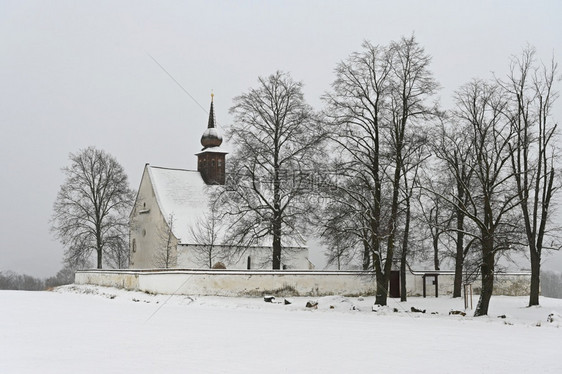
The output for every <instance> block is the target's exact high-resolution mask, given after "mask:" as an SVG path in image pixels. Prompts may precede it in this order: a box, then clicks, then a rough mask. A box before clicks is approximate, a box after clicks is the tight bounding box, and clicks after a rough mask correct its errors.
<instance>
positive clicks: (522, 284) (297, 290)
mask: <svg viewBox="0 0 562 374" xmlns="http://www.w3.org/2000/svg"><path fill="white" fill-rule="evenodd" d="M425 273H435V272H425ZM438 273H439V285H438V286H439V296H446V295H451V294H452V292H453V279H454V273H453V272H450V271H440V272H438ZM422 274H424V272H417V271H414V273H413V274H412V273H408V275H407V278H406V284H407V289H408V296H421V295H422V290H423V281H422V277H421V275H422ZM426 282H427V283H426V291H427V296H428V297H432V296H433V297H434V296H435V286H434V285H432V284H431V283H432V282H431V278H429V279H426ZM75 283H76V284H93V285H99V286H108V287H117V288H124V289H127V290H135V291H143V292H149V293H158V294H179V295H199V296H203V295H207V296H261V295H264V294H274V295H277V296H284V295H286V296H289V295H291V296H324V295H344V296H359V295H374V294H375V289H376V287H375V284H376V283H375V276H374V273H373V272H364V271H310V270H291V271H288V270H283V271H282V270H279V271H272V270H179V269H153V270H82V271H77V272H76V276H75ZM529 285H530V273H498V274H496V276H495V282H494V294H495V295H511V296H522V295H528V294H529ZM473 292H474V294H478V293H479V292H480V281H476V282H475V283H474V284H473Z"/></svg>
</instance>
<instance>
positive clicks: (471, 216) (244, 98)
mask: <svg viewBox="0 0 562 374" xmlns="http://www.w3.org/2000/svg"><path fill="white" fill-rule="evenodd" d="M430 63H431V57H430V56H429V55H428V54H427V52H426V51H425V50H424V48H423V47H422V46H421V45H420V44H419V43H418V42H417V41H416V39H415V37H414V36H411V37H407V38H406V37H403V38H401V39H400V40H398V41H393V42H391V43H389V44H388V45H374V44H371V43H369V42H365V43H363V45H362V49H361V50H360V51H359V52H355V53H352V54H351V55H350V56H349V57H348V58H347V59H345V60H343V61H342V62H340V63H339V64H338V65H337V66H336V69H335V79H334V81H333V83H332V85H331V89H330V90H329V91H328V92H326V93H325V94H324V95H323V97H322V99H323V102H324V109H323V110H322V111H320V112H315V111H313V110H312V109H311V108H310V107H309V106H308V105H307V104H306V102H305V101H304V97H303V94H302V83H301V82H295V81H294V80H293V79H292V78H291V76H290V74H288V73H283V72H276V73H274V74H272V75H271V76H269V77H262V78H260V79H259V80H258V86H257V88H253V89H251V90H250V91H248V92H247V93H245V94H242V95H240V96H238V97H237V98H236V99H235V100H234V103H235V104H234V106H233V107H232V109H231V112H232V113H233V114H234V123H233V125H232V126H231V128H230V130H229V133H228V137H229V139H230V140H231V141H232V143H233V145H234V146H235V147H236V148H235V149H236V150H235V153H234V155H233V156H232V157H230V160H229V168H228V170H229V172H230V178H231V182H232V183H233V185H234V186H235V187H234V188H232V186H231V187H230V188H226V189H225V190H224V191H223V193H221V196H219V198H221V197H222V198H223V199H224V202H230V203H231V205H229V204H228V203H224V202H223V204H219V206H221V207H223V208H224V209H223V214H224V215H225V216H232V217H235V219H233V220H231V222H233V223H232V224H231V225H230V226H229V232H231V236H232V239H233V240H234V241H236V240H238V241H239V242H240V241H241V242H245V243H250V242H252V241H255V240H257V239H258V238H262V237H266V236H267V237H271V241H272V246H273V253H272V255H273V258H272V264H273V268H274V269H279V268H280V267H279V266H280V264H281V262H282V260H281V258H280V256H281V254H282V249H283V248H284V247H288V246H289V245H287V244H284V243H289V242H290V240H291V238H292V237H294V236H295V235H299V233H302V232H304V231H305V230H306V228H307V227H308V228H309V229H310V230H312V232H313V233H315V234H316V235H318V236H319V237H320V238H321V239H322V240H323V242H324V243H325V244H326V245H327V247H328V251H329V253H328V254H327V255H328V259H329V261H330V262H331V263H337V264H338V266H342V264H345V263H349V262H350V261H352V260H359V261H360V262H361V266H362V268H363V269H364V270H373V271H374V272H375V276H376V284H377V294H376V300H375V302H376V303H377V304H381V305H386V303H387V298H388V284H389V278H390V272H391V270H393V269H394V268H399V269H400V271H401V273H402V277H401V279H402V292H401V294H402V297H403V300H405V297H406V290H405V279H406V277H405V273H406V271H407V268H408V267H409V266H410V264H412V263H416V261H420V260H427V259H430V260H431V261H432V263H433V266H434V268H435V269H436V270H439V269H440V263H441V261H442V260H443V259H445V258H450V259H451V260H452V262H453V263H454V266H455V282H454V293H453V296H454V297H459V296H460V294H461V286H462V283H463V282H467V281H469V279H475V278H476V277H477V276H479V277H480V278H481V282H482V288H481V295H480V300H479V303H478V305H477V308H476V312H475V314H476V315H484V314H487V311H488V306H489V302H490V298H491V295H492V292H493V284H494V273H495V271H497V270H498V260H499V258H501V257H509V256H510V255H511V254H512V253H515V252H517V251H518V252H522V251H526V252H527V256H528V257H529V258H530V267H531V272H532V275H531V289H530V299H529V305H537V304H538V295H539V284H540V264H541V258H542V253H543V250H545V249H559V248H560V240H559V230H558V228H557V227H555V226H554V224H553V222H552V211H553V203H554V196H555V194H556V193H557V191H558V189H559V188H560V178H559V160H558V158H557V154H556V147H557V145H558V144H557V142H558V133H557V131H556V130H557V128H556V124H555V123H554V121H553V119H552V118H551V112H552V107H553V105H554V103H555V100H556V99H557V96H558V93H557V91H556V90H555V88H554V85H555V83H556V81H557V74H558V72H557V64H556V63H555V61H552V62H551V63H550V64H548V65H547V64H543V63H542V62H540V61H537V58H536V52H535V50H534V49H533V48H531V47H527V48H525V49H524V50H523V51H522V53H521V54H520V55H519V56H514V57H512V58H511V60H510V64H509V72H508V74H507V75H506V76H504V77H491V78H489V79H482V78H475V79H473V80H471V81H469V82H467V83H466V84H464V85H462V86H461V87H459V88H458V89H457V90H456V91H455V94H454V97H453V99H454V107H453V108H450V109H444V108H441V107H440V105H439V103H438V102H437V100H436V98H435V96H436V94H437V93H438V90H439V84H438V82H437V80H436V79H435V78H434V76H433V74H432V72H431V69H430ZM287 171H289V174H290V175H293V177H292V178H287V177H286V175H287ZM311 174H313V175H316V176H320V175H326V174H331V175H332V177H330V178H324V179H323V181H322V183H316V182H314V181H313V180H312V179H310V178H308V176H309V175H311ZM294 175H300V176H303V175H304V176H305V177H304V178H301V177H299V178H295V177H294ZM307 178H308V179H307ZM302 183H304V184H305V186H303V185H302ZM310 186H313V188H303V187H310ZM224 196H227V198H224Z"/></svg>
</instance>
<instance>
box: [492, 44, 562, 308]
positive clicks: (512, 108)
mask: <svg viewBox="0 0 562 374" xmlns="http://www.w3.org/2000/svg"><path fill="white" fill-rule="evenodd" d="M556 74H557V64H556V62H555V61H554V60H553V61H552V62H551V65H550V67H548V68H547V67H546V66H544V65H543V66H542V67H537V66H536V62H535V50H534V49H532V48H530V47H529V48H526V49H525V50H524V51H523V53H522V55H521V57H518V58H517V57H514V58H513V59H512V61H511V69H510V73H509V75H508V76H507V78H506V79H505V81H500V84H501V85H502V87H503V88H504V89H505V91H506V92H507V94H508V95H507V97H508V101H509V103H508V106H507V108H506V114H507V116H508V118H509V120H510V122H511V126H512V128H513V132H514V134H515V136H514V137H513V140H512V142H511V144H510V147H511V150H512V152H511V167H512V169H513V177H514V179H515V182H516V188H517V193H518V196H519V200H520V205H519V206H520V207H521V213H522V215H523V223H524V226H525V235H526V237H527V244H528V248H529V255H530V259H531V290H530V297H529V306H533V305H539V293H540V267H541V256H542V250H543V249H560V247H561V243H560V240H559V238H558V237H557V236H556V235H555V234H553V232H552V231H551V230H550V228H552V222H551V221H550V216H551V213H552V204H551V202H552V199H553V197H554V195H555V193H556V192H558V190H559V188H560V179H559V176H558V173H557V171H556V168H557V166H558V165H557V161H558V157H557V149H556V143H557V140H558V136H557V133H556V124H554V123H553V122H552V120H551V118H550V115H551V108H552V105H553V103H554V101H555V100H556V98H557V96H558V93H557V92H556V91H554V90H553V85H554V82H555V80H556Z"/></svg>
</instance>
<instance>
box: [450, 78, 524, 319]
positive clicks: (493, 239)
mask: <svg viewBox="0 0 562 374" xmlns="http://www.w3.org/2000/svg"><path fill="white" fill-rule="evenodd" d="M456 101H457V108H458V109H457V112H456V113H455V115H456V117H457V120H458V122H459V123H460V124H461V126H462V125H467V126H468V128H467V130H468V131H469V133H467V134H466V136H467V137H468V138H469V139H470V141H471V143H472V145H471V147H470V149H471V151H472V152H474V153H473V154H474V157H473V158H472V159H471V161H472V162H471V163H470V164H469V165H468V167H469V168H471V169H472V171H471V172H472V175H473V178H474V179H473V181H472V183H474V188H466V186H464V187H463V191H464V193H466V194H467V201H468V202H467V203H466V204H465V202H464V201H462V200H460V199H458V198H456V199H455V201H454V204H455V206H456V208H457V209H459V210H461V211H462V213H463V214H464V216H465V217H466V218H468V219H470V220H471V221H472V222H473V223H474V224H475V226H476V227H477V229H478V235H477V240H478V242H479V247H480V251H481V256H480V261H481V262H480V272H481V276H482V290H481V293H480V299H479V301H478V304H477V307H476V311H475V316H481V315H486V314H488V307H489V303H490V298H491V296H492V292H493V287H494V271H495V266H496V255H497V254H498V253H499V252H501V251H504V250H508V249H510V248H511V247H512V246H513V245H516V244H517V243H518V240H517V239H518V228H519V227H518V225H517V224H518V222H517V220H516V219H513V216H512V214H513V209H514V208H515V207H517V204H518V199H517V194H516V193H515V192H514V188H513V186H512V184H510V183H509V182H510V180H511V178H512V172H511V170H510V168H509V162H510V159H511V153H512V150H511V148H510V143H511V141H512V137H513V135H514V134H513V131H512V128H511V127H510V124H509V123H508V121H505V120H504V119H503V116H502V113H503V111H504V110H505V107H506V102H505V99H504V95H503V92H502V91H501V89H500V87H498V86H497V85H495V84H492V83H488V82H484V81H481V80H474V81H472V82H470V83H468V84H466V85H465V86H463V87H462V88H461V89H460V90H459V91H458V92H457V94H456ZM457 182H461V183H462V181H459V180H458V179H457Z"/></svg>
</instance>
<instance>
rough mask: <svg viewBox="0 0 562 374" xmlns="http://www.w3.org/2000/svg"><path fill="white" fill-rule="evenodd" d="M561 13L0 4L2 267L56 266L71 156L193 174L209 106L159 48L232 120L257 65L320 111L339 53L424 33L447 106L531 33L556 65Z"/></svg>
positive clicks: (503, 63) (374, 5) (556, 8)
mask: <svg viewBox="0 0 562 374" xmlns="http://www.w3.org/2000/svg"><path fill="white" fill-rule="evenodd" d="M561 15H562V2H560V1H493V2H491V1H463V2H458V1H372V0H371V1H341V0H340V1H261V2H258V1H185V2H175V1H174V2H172V1H169V2H154V1H150V2H148V1H118V2H115V1H79V2H78V1H5V0H3V1H0V87H1V88H0V124H1V126H2V127H1V133H0V161H1V165H2V173H1V174H0V175H1V182H2V183H0V202H1V205H0V209H1V215H0V270H8V269H10V270H14V271H17V272H25V273H29V274H32V275H36V276H49V275H52V274H54V273H56V271H57V270H59V268H60V267H61V259H62V253H63V249H62V248H61V246H60V245H59V244H58V243H57V242H56V241H55V240H54V239H53V238H52V235H51V234H50V232H49V218H50V216H51V212H52V204H53V202H54V199H55V197H56V194H57V191H58V188H59V186H60V184H61V183H62V182H63V175H62V173H61V171H60V168H61V167H63V166H65V165H66V164H67V163H68V153H69V152H75V151H77V150H79V149H81V148H84V147H87V146H89V145H94V146H96V147H98V148H101V149H104V150H106V151H108V152H109V153H111V154H113V155H114V156H115V157H116V158H117V160H118V161H119V162H120V163H121V164H122V165H123V166H124V167H125V170H126V171H127V173H128V175H129V178H130V182H131V185H132V186H133V188H137V187H138V183H139V182H140V177H141V173H142V170H143V166H144V164H145V163H147V162H149V163H150V164H152V165H158V166H168V167H179V168H191V169H192V168H195V156H194V153H195V152H196V151H197V150H198V149H199V148H200V145H199V138H200V136H201V133H202V131H203V129H204V128H205V126H206V119H207V114H206V112H205V111H204V110H202V109H201V108H200V107H199V106H198V105H197V104H196V103H195V102H194V101H193V100H191V99H190V98H189V96H188V95H186V94H185V93H184V92H182V91H181V89H180V88H178V86H177V85H176V84H175V83H174V82H173V81H172V80H171V79H170V78H169V77H168V76H167V75H166V74H165V73H164V72H163V71H162V70H161V68H160V67H158V65H157V64H156V63H155V62H154V61H153V60H152V59H151V58H150V57H149V54H150V55H151V56H153V57H154V58H155V59H156V60H157V61H158V62H159V63H160V64H162V65H163V66H164V67H165V68H166V69H167V71H168V72H169V73H170V74H172V75H173V76H174V77H175V79H177V80H178V81H179V82H180V83H181V84H182V85H183V86H184V87H185V88H186V89H187V90H188V91H189V92H190V93H191V95H193V96H194V98H195V99H196V100H197V101H198V102H199V103H200V104H201V105H202V106H203V107H204V108H205V110H206V109H207V108H208V105H209V100H210V92H211V90H214V93H215V110H216V115H217V121H218V123H219V124H220V125H222V126H223V127H224V126H228V125H229V123H230V121H231V117H230V116H229V114H228V108H229V107H230V106H231V105H232V98H233V97H234V96H236V95H238V94H240V93H242V92H244V91H245V90H247V89H248V88H249V87H251V86H255V84H256V79H257V77H258V76H260V75H268V74H270V73H273V72H274V71H276V70H284V71H289V72H290V73H291V74H292V76H293V78H295V79H297V80H302V81H303V82H304V84H305V89H304V91H305V95H306V98H307V100H308V101H309V103H310V104H312V105H313V106H315V107H316V108H317V109H320V107H321V102H320V96H321V95H322V93H323V92H325V91H326V90H327V89H328V88H329V85H330V83H331V82H332V80H333V78H334V75H333V69H334V67H335V65H336V63H337V62H338V61H340V60H342V59H344V58H346V57H347V56H348V55H349V54H350V53H351V52H353V51H357V50H359V49H360V46H361V43H362V41H363V40H365V39H366V40H369V41H371V42H372V43H374V44H386V43H388V42H389V41H391V40H396V39H398V38H400V37H401V36H403V35H410V34H411V33H412V32H415V35H416V38H417V39H418V41H419V42H420V43H421V44H422V45H423V46H424V47H425V48H426V51H427V52H428V53H429V54H430V55H432V56H433V62H432V71H433V73H434V75H435V77H436V78H437V80H438V81H439V82H440V83H441V85H442V87H443V88H442V90H441V93H440V96H441V101H442V104H443V106H445V107H447V106H449V105H450V96H451V93H452V92H453V91H454V90H455V89H456V88H458V87H459V86H460V85H461V84H463V83H465V82H467V81H468V80H469V79H471V78H473V77H482V78H487V77H490V76H491V72H495V73H496V74H497V75H500V76H501V75H503V74H505V73H506V71H507V67H508V59H509V56H510V55H512V54H518V53H519V52H520V51H521V49H522V48H523V47H524V46H525V45H526V44H527V43H529V44H531V45H534V46H535V47H536V48H537V50H538V53H539V56H540V57H542V58H543V59H544V60H549V59H550V58H551V57H552V55H554V56H555V57H556V58H557V59H558V60H559V61H560V60H561V57H562V24H561V22H562V16H561ZM559 88H560V87H559ZM561 108H562V102H561V101H558V103H557V107H556V111H555V116H556V118H557V120H558V121H559V120H560V119H561V118H562V109H561ZM314 256H318V255H317V254H314ZM316 258H318V257H316ZM313 261H315V257H313ZM546 266H547V267H548V266H550V267H554V268H558V269H559V270H562V261H558V262H551V264H550V265H548V264H547V265H546Z"/></svg>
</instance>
